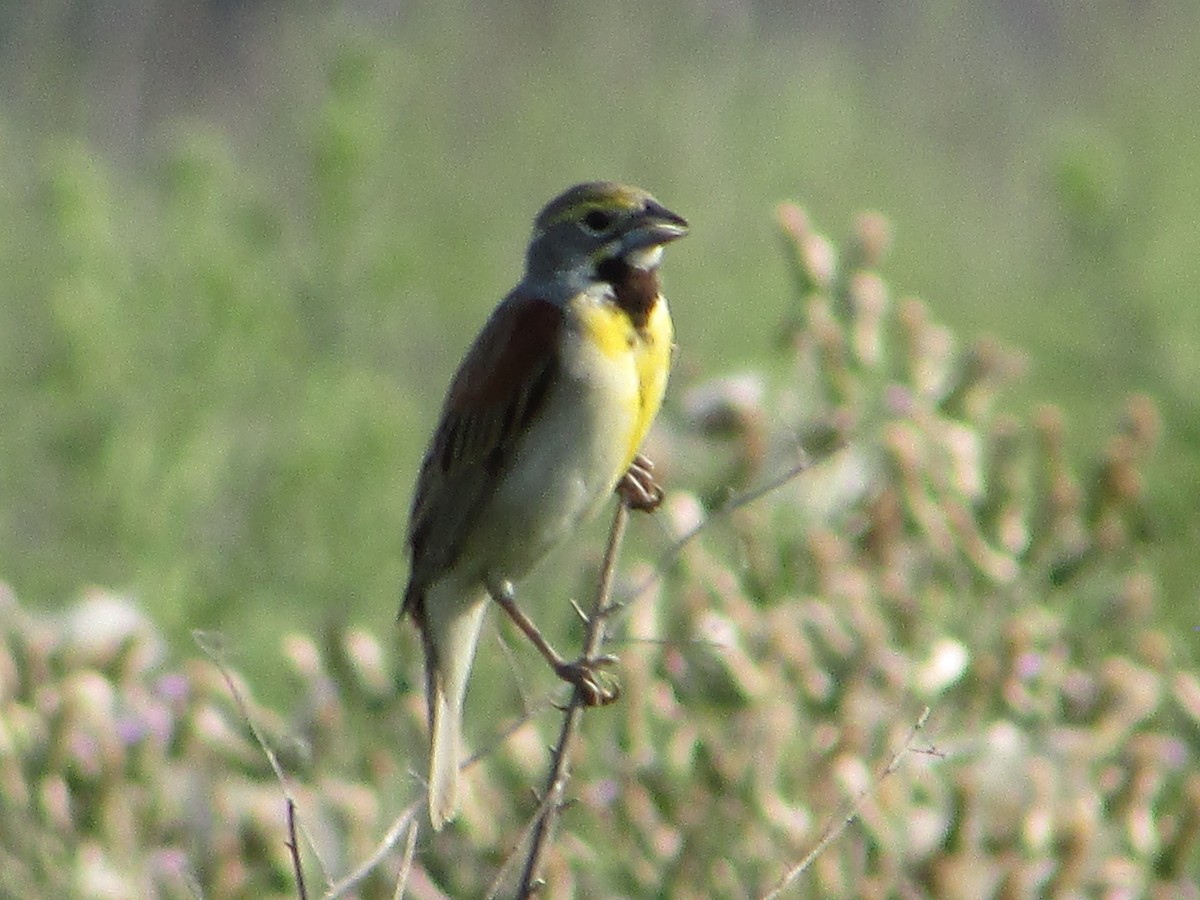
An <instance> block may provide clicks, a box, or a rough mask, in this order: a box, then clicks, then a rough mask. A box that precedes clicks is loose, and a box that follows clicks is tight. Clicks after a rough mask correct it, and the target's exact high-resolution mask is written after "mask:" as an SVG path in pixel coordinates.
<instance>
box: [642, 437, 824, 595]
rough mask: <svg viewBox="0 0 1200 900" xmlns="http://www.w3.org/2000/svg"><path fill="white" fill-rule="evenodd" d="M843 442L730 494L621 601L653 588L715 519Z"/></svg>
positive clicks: (767, 491) (789, 477)
mask: <svg viewBox="0 0 1200 900" xmlns="http://www.w3.org/2000/svg"><path fill="white" fill-rule="evenodd" d="M843 446H844V444H838V445H837V446H836V447H834V448H833V449H832V450H830V451H829V453H828V454H826V455H824V456H822V457H821V458H820V459H813V458H812V457H810V456H809V455H808V454H807V453H804V452H803V451H801V457H800V459H799V460H798V461H797V462H796V463H795V464H794V465H792V466H790V467H789V468H787V469H784V471H782V472H780V473H779V474H778V475H776V476H775V477H774V478H772V479H770V480H769V481H765V482H763V483H762V484H760V485H758V486H757V487H753V488H748V489H747V490H745V491H742V493H740V494H736V495H734V496H733V497H730V498H729V499H728V500H726V501H725V502H724V503H722V504H721V505H720V506H719V507H717V508H716V509H714V510H713V511H712V512H711V513H709V514H708V515H707V516H705V517H704V518H703V519H702V520H701V521H700V522H698V523H697V524H696V525H694V526H693V527H692V528H691V529H689V530H688V531H686V532H685V533H684V534H682V535H680V536H679V537H678V538H677V539H676V540H675V542H674V543H673V544H671V546H669V547H668V548H667V549H666V550H664V551H663V553H662V555H661V556H660V557H659V558H658V562H656V563H655V564H654V567H653V568H652V569H651V571H650V574H649V575H648V576H646V579H645V580H644V581H643V582H642V583H641V584H639V585H636V586H634V587H632V588H630V589H629V590H628V591H626V592H625V596H624V597H622V600H621V603H622V605H627V604H628V603H630V602H632V601H633V600H636V599H637V598H638V597H640V596H642V594H644V593H646V591H648V590H650V588H651V587H652V586H653V585H654V583H655V582H656V581H658V580H659V579H661V578H662V577H663V575H665V574H666V572H667V569H668V568H669V567H670V565H671V563H673V562H675V560H676V559H677V558H678V557H679V555H680V554H681V553H682V552H683V551H684V548H686V547H687V545H688V544H690V543H691V542H692V541H694V540H695V539H696V538H698V537H699V536H700V534H701V533H702V532H704V531H706V530H707V529H708V528H709V527H710V526H711V525H713V524H714V523H715V522H717V521H719V520H720V519H722V518H724V517H726V516H728V515H731V514H732V513H734V512H736V511H737V510H739V509H741V508H742V507H744V506H749V505H750V504H751V503H754V502H755V501H757V500H761V499H762V498H763V497H765V496H766V495H767V494H770V493H771V492H772V491H776V490H778V489H779V488H781V487H783V486H784V485H785V484H787V483H788V482H789V481H792V480H794V479H795V478H797V477H799V476H800V475H803V474H804V473H805V472H807V471H808V470H809V469H811V468H812V467H813V466H814V465H816V464H817V463H818V462H821V461H822V460H824V459H827V458H828V457H829V456H832V455H833V453H835V452H836V451H837V450H840V449H841V448H842V447H843Z"/></svg>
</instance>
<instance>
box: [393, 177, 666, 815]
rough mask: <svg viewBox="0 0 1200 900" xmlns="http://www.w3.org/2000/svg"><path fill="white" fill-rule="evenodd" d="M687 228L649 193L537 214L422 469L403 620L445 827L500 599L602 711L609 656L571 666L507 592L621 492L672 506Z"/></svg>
mask: <svg viewBox="0 0 1200 900" xmlns="http://www.w3.org/2000/svg"><path fill="white" fill-rule="evenodd" d="M687 233H688V223H687V221H686V220H685V219H684V218H683V217H682V216H680V215H678V214H676V213H674V212H671V211H670V210H669V209H667V208H666V207H665V206H663V205H662V204H661V203H659V202H658V201H657V200H655V199H654V197H652V196H651V195H650V194H649V193H647V192H646V191H644V190H642V189H640V188H636V187H631V186H627V185H623V184H619V183H616V182H611V181H593V182H587V183H584V184H578V185H575V186H574V187H571V188H569V189H567V190H566V191H564V192H563V193H561V194H559V195H558V196H557V197H555V198H554V199H552V200H551V201H550V202H549V203H547V204H546V205H545V207H543V208H542V210H541V211H540V212H539V213H538V215H537V217H536V218H535V220H534V223H533V232H532V235H531V237H530V240H529V246H528V249H527V251H526V254H525V270H524V274H523V275H522V277H521V279H520V281H519V282H518V283H517V285H516V286H515V287H514V288H513V289H512V290H511V291H510V292H509V293H508V295H507V296H505V297H504V299H503V300H502V301H501V302H500V304H499V305H498V306H497V307H496V308H495V309H494V310H493V311H492V313H491V315H490V317H489V318H488V320H487V322H486V323H485V324H484V326H483V328H482V330H481V331H480V332H479V334H478V336H477V337H476V338H475V340H474V342H473V343H472V344H471V346H470V348H469V349H468V350H467V352H466V355H465V356H464V358H463V360H462V362H461V363H460V364H459V367H458V370H457V372H456V373H455V375H454V377H453V378H452V380H451V382H450V386H449V388H448V390H447V392H446V396H445V399H444V401H443V403H442V409H441V416H440V419H439V421H438V424H437V427H436V429H435V430H434V432H433V436H432V438H431V439H430V442H429V445H428V448H427V450H426V452H425V455H424V458H423V460H422V463H421V466H420V470H419V473H418V476H417V481H416V486H415V489H414V493H413V500H412V508H411V512H410V515H409V526H408V533H407V544H408V550H409V553H410V555H411V565H410V573H409V580H408V586H407V588H406V590H405V592H404V599H403V603H402V605H401V608H400V617H401V618H404V617H405V616H408V617H409V618H410V619H411V620H412V621H413V623H414V624H415V625H416V628H417V630H418V632H419V634H420V640H421V646H422V649H423V652H424V657H425V676H426V677H425V682H426V683H425V689H426V701H427V707H428V720H429V733H430V738H429V741H430V747H429V779H428V809H429V819H430V823H431V824H432V826H433V828H434V829H435V830H440V829H441V828H442V827H443V825H444V824H445V823H446V822H447V821H449V820H451V819H452V818H453V817H454V815H455V814H456V811H457V807H458V770H459V754H460V742H461V731H462V716H463V704H464V699H465V697H466V691H467V680H468V677H469V676H470V673H471V667H472V664H473V662H474V657H475V651H476V647H477V644H478V641H479V635H480V632H481V630H482V628H483V622H484V615H485V613H486V611H487V609H488V606H489V602H488V601H489V598H490V599H491V600H492V601H494V602H495V603H496V604H497V605H498V606H500V608H501V609H503V610H504V612H505V613H506V614H507V615H508V616H509V617H510V618H511V619H512V620H513V622H514V623H515V624H516V625H517V626H518V627H519V628H520V629H521V631H522V632H523V633H524V634H525V635H526V636H527V637H528V638H529V639H530V641H531V642H532V643H533V644H534V646H535V647H536V648H537V649H538V651H539V652H540V653H541V655H542V656H543V657H544V658H545V659H546V661H547V662H548V663H549V664H550V666H551V668H552V669H553V670H554V672H555V673H556V674H557V675H558V676H559V677H560V678H562V679H563V680H565V681H567V682H569V683H570V684H573V685H575V687H576V689H577V690H578V691H579V692H580V696H581V698H582V699H583V701H584V702H585V703H587V704H590V705H596V704H602V703H606V702H610V701H611V700H613V699H615V692H614V691H613V690H612V688H611V687H610V686H608V685H607V684H606V683H605V682H602V681H601V680H600V679H598V678H597V669H598V667H599V666H602V665H606V664H608V663H611V662H612V661H613V659H612V657H600V658H598V659H582V658H581V659H579V660H575V661H573V662H571V661H567V660H566V659H564V658H563V657H562V656H561V655H559V653H558V652H557V651H556V650H555V649H554V648H553V647H552V646H551V645H550V643H549V642H548V641H547V640H546V639H545V638H544V637H543V636H542V634H541V632H540V631H539V630H538V628H537V626H536V625H535V624H534V622H533V620H532V619H530V618H529V617H528V616H527V615H526V614H525V612H524V610H522V609H521V608H520V607H519V606H517V603H516V598H515V592H514V587H513V584H514V582H517V581H519V580H520V579H521V578H523V577H524V576H525V575H527V574H528V573H529V571H530V570H531V569H532V568H533V567H534V566H535V565H536V564H537V563H538V562H539V561H540V560H541V559H542V558H543V557H544V556H545V555H546V554H547V553H549V551H550V550H551V549H553V548H554V547H555V545H557V544H559V543H561V542H563V541H564V540H566V539H567V538H569V537H570V535H571V534H572V533H573V532H574V531H575V530H576V528H577V527H578V526H579V525H580V524H581V523H582V522H584V521H585V520H586V519H588V518H589V517H590V516H592V515H594V514H595V513H596V512H597V511H598V510H599V509H600V508H601V507H602V506H603V505H604V502H605V500H606V499H607V498H608V497H609V496H610V495H612V494H613V493H614V491H617V492H618V493H619V494H620V495H621V496H622V498H623V500H624V502H626V503H627V504H628V505H629V506H630V507H631V508H634V509H646V510H649V509H653V508H654V506H656V505H657V503H658V502H659V501H660V500H661V499H662V490H661V488H660V487H659V486H658V484H657V483H656V482H655V480H654V475H653V465H652V464H651V463H650V461H649V460H647V459H646V458H645V457H644V456H641V455H640V453H639V450H640V447H641V445H642V441H643V440H644V438H645V437H646V433H647V432H648V431H649V429H650V426H651V423H652V422H653V421H654V419H655V417H656V416H657V414H658V411H659V408H660V407H661V405H662V401H663V395H664V392H665V391H666V386H667V378H668V374H669V371H670V367H671V360H672V357H673V353H674V329H673V325H672V321H671V315H670V312H669V310H668V308H667V302H666V300H665V299H664V297H663V296H662V293H661V290H660V287H659V278H658V269H659V264H660V263H661V261H662V257H663V248H664V247H665V246H666V245H667V244H669V243H671V242H673V241H675V240H677V239H679V238H681V237H683V236H684V235H686V234H687Z"/></svg>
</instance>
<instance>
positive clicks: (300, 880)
mask: <svg viewBox="0 0 1200 900" xmlns="http://www.w3.org/2000/svg"><path fill="white" fill-rule="evenodd" d="M287 830H288V837H287V843H286V844H285V846H286V847H287V848H288V853H289V854H291V857H292V871H293V873H294V874H295V876H296V894H297V895H298V896H299V897H300V900H308V887H307V886H306V885H305V884H304V866H302V865H301V864H300V843H299V841H297V840H296V801H295V800H293V799H292V798H291V797H288V798H287Z"/></svg>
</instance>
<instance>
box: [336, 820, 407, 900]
mask: <svg viewBox="0 0 1200 900" xmlns="http://www.w3.org/2000/svg"><path fill="white" fill-rule="evenodd" d="M424 803H425V798H424V797H422V798H421V799H420V800H417V801H416V802H415V803H411V804H409V805H408V806H407V807H405V809H404V811H403V812H402V813H400V815H399V816H397V817H396V821H394V822H393V823H392V827H391V828H389V829H388V831H387V834H385V835H384V836H383V840H381V841H380V842H379V844H378V846H376V848H375V850H374V851H373V852H372V853H371V855H370V856H368V857H367V858H366V859H365V860H363V861H362V862H361V863H359V866H358V868H357V869H355V870H354V871H353V872H351V873H350V874H349V875H347V876H346V877H345V878H343V879H342V880H341V881H339V882H338V883H337V884H335V885H333V886H332V887H330V889H329V890H328V891H326V892H325V895H324V896H323V897H322V898H321V900H336V898H338V897H344V896H346V894H348V893H349V892H350V891H352V890H354V889H355V888H356V887H358V885H359V883H360V882H361V881H362V880H363V879H365V878H366V877H367V876H368V875H370V874H371V873H372V872H373V871H374V870H375V867H376V866H377V865H379V864H380V863H381V862H383V859H384V857H386V856H387V855H388V854H389V853H391V852H392V848H393V847H395V846H396V844H397V843H399V841H400V837H401V835H403V834H404V831H405V829H406V828H408V827H409V825H410V824H412V825H413V830H414V831H415V830H416V823H415V822H413V819H414V818H415V817H416V815H417V813H418V812H420V811H421V807H422V806H423V805H424ZM409 840H414V838H411V837H410V838H409Z"/></svg>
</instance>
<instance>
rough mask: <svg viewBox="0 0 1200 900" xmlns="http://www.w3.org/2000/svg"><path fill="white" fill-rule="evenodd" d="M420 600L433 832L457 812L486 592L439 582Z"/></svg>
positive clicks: (430, 813) (430, 812)
mask: <svg viewBox="0 0 1200 900" xmlns="http://www.w3.org/2000/svg"><path fill="white" fill-rule="evenodd" d="M422 600H423V602H422V607H423V609H422V611H421V616H420V621H421V636H422V640H423V642H424V645H425V673H426V676H425V677H426V692H427V699H428V701H429V821H430V822H431V823H432V825H433V828H434V830H435V831H437V830H439V829H441V827H442V825H444V824H445V823H446V822H448V821H449V820H450V819H452V818H454V814H455V812H456V811H457V809H458V765H459V745H460V743H461V740H462V713H463V701H464V699H465V698H466V695H467V678H468V677H469V676H470V674H471V664H472V663H473V662H474V660H475V647H476V645H477V644H478V643H479V633H480V632H481V631H482V630H483V615H484V613H485V612H486V611H487V593H486V592H484V591H482V590H477V591H468V592H466V593H465V594H464V592H463V591H462V590H461V585H454V584H453V583H452V581H450V582H447V581H443V582H438V583H435V584H434V585H432V586H431V587H430V588H429V589H428V590H427V591H426V593H425V596H424V597H423V598H422Z"/></svg>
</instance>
